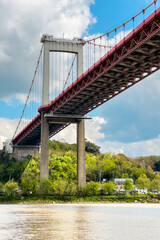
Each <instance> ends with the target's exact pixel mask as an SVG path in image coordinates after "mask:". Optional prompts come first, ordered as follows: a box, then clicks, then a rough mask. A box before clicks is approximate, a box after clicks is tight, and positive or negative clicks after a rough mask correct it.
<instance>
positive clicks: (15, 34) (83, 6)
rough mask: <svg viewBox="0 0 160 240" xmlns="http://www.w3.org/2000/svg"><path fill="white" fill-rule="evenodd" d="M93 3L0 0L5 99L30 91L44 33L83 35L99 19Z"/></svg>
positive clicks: (0, 71)
mask: <svg viewBox="0 0 160 240" xmlns="http://www.w3.org/2000/svg"><path fill="white" fill-rule="evenodd" d="M93 3H94V0H80V1H76V0H59V1H57V0H34V1H31V0H28V1H21V0H14V1H13V0H5V1H4V0H1V1H0V29H1V31H0V39H1V41H0V79H2V80H3V81H1V88H0V96H1V99H4V98H6V97H8V96H11V95H12V96H14V95H15V94H18V93H25V92H26V91H28V89H29V87H30V83H31V80H32V77H33V73H34V70H35V65H36V61H37V58H38V54H39V50H40V46H41V44H40V38H41V36H42V34H44V33H48V34H52V35H53V36H54V37H63V34H64V36H65V38H68V37H70V38H72V37H74V36H78V37H80V36H81V35H82V33H84V32H85V31H87V28H88V26H89V25H90V24H93V23H94V22H95V19H94V17H93V16H92V14H91V12H90V5H91V4H93ZM2 63H5V65H4V64H2ZM8 69H9V71H8Z"/></svg>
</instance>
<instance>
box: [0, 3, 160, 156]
mask: <svg viewBox="0 0 160 240" xmlns="http://www.w3.org/2000/svg"><path fill="white" fill-rule="evenodd" d="M151 2H152V1H149V0H121V1H119V0H112V1H107V0H95V1H94V0H81V1H76V0H72V1H71V0H66V1H63V0H59V2H58V3H57V1H55V0H46V1H43V0H39V1H38V0H33V1H31V0H28V1H21V0H17V1H16V2H14V1H12V0H7V1H1V2H0V29H1V32H0V121H1V126H0V148H1V147H2V142H3V141H4V140H6V139H8V138H10V137H11V136H12V134H13V131H14V129H15V126H16V123H17V121H18V118H19V117H20V114H21V112H22V109H23V105H24V101H25V96H26V94H27V92H28V90H29V86H30V84H31V81H32V77H33V74H34V70H35V66H36V62H37V59H38V55H39V51H40V48H41V44H40V37H41V35H42V34H43V33H50V34H53V35H54V36H56V37H59V36H60V37H62V36H63V34H64V35H65V36H66V37H71V38H72V37H74V36H76V37H77V36H90V35H94V34H95V35H96V34H100V33H105V32H108V31H110V30H112V29H113V28H115V27H117V26H118V25H120V24H121V23H123V22H125V21H127V20H128V19H129V18H131V17H132V16H134V15H135V14H137V13H138V12H139V11H141V10H142V9H143V8H145V7H146V6H147V5H148V4H149V3H151ZM157 5H158V6H159V0H158V3H157ZM8 6H9V7H8ZM42 6H43V7H42ZM152 9H153V8H152ZM7 16H10V18H8V17H7ZM159 94H160V83H159V72H158V73H156V74H154V75H152V76H151V77H149V78H147V79H145V80H143V81H142V82H140V83H138V84H137V85H136V86H134V87H132V88H130V89H128V90H127V91H125V92H124V93H122V94H120V95H118V96H117V97H115V98H113V99H112V100H110V101H109V102H107V103H106V104H104V105H102V106H101V107H99V108H97V109H96V110H94V111H93V112H91V113H90V115H91V116H93V119H92V120H91V121H90V122H89V123H88V122H87V123H86V137H87V138H88V139H89V140H91V141H94V142H95V143H96V144H98V145H99V146H100V147H101V150H102V151H103V152H108V151H110V152H112V153H113V152H123V153H125V154H127V155H128V156H139V155H153V154H160V139H159V135H160V113H159V111H158V110H159V105H160V98H159ZM93 129H94V131H93ZM71 131H72V133H73V136H72V135H71V137H68V135H70V134H68V132H71ZM56 138H57V139H64V140H66V141H69V142H74V141H75V126H73V127H72V130H71V129H70V128H69V130H66V131H64V132H63V133H60V134H59V135H57V136H56Z"/></svg>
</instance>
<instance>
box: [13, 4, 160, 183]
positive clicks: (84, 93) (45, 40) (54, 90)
mask: <svg viewBox="0 0 160 240" xmlns="http://www.w3.org/2000/svg"><path fill="white" fill-rule="evenodd" d="M156 5H157V0H156V1H153V2H152V3H151V4H150V5H149V6H147V7H146V8H145V9H143V10H142V11H141V12H139V13H138V14H137V15H136V16H134V17H132V18H131V19H129V20H128V21H127V22H125V23H123V24H121V25H120V26H118V27H117V28H115V29H113V30H112V31H110V32H107V33H105V34H103V35H100V34H99V35H97V36H94V37H84V38H83V39H82V38H79V39H78V38H75V39H73V40H67V39H56V38H54V37H53V36H50V35H43V37H42V38H41V42H42V48H41V50H40V55H39V58H38V62H37V66H36V70H35V73H34V77H33V80H32V83H31V87H30V89H29V93H28V96H27V99H26V103H25V106H24V109H23V112H22V115H21V117H20V120H19V123H18V126H17V128H16V131H15V133H14V136H13V139H12V143H13V150H14V154H15V156H16V157H18V154H20V156H22V155H23V153H24V152H25V154H31V153H33V152H34V151H35V149H38V147H39V145H41V166H40V177H48V152H49V147H48V139H49V138H50V137H52V136H54V135H55V134H57V133H58V132H60V131H61V130H63V129H64V128H66V127H67V126H68V125H69V124H72V123H75V124H77V178H78V179H77V181H78V184H79V185H83V186H84V185H85V182H86V177H85V150H84V149H85V146H84V142H85V141H84V139H85V134H84V121H85V119H86V118H87V117H86V114H87V113H89V112H91V111H92V110H93V109H95V108H97V107H98V106H100V105H102V104H104V103H105V102H107V101H109V100H110V99H112V98H113V97H115V96H117V95H118V94H120V93H122V92H123V91H125V90H127V89H128V88H130V87H132V86H133V85H135V84H136V83H138V82H140V81H141V80H143V79H144V78H146V77H147V76H149V75H151V74H153V73H154V72H156V71H157V70H159V68H160V60H159V55H160V8H157V6H156ZM37 109H38V112H39V113H38V114H37ZM26 149H27V150H26ZM34 153H35V152H34Z"/></svg>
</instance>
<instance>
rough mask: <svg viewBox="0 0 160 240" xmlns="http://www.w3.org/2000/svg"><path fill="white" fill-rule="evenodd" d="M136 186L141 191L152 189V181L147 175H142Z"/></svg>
mask: <svg viewBox="0 0 160 240" xmlns="http://www.w3.org/2000/svg"><path fill="white" fill-rule="evenodd" d="M135 184H136V186H137V187H138V188H140V189H145V188H146V189H149V188H150V180H149V179H148V178H147V176H146V175H145V174H142V175H140V176H139V178H138V179H137V180H136V182H135Z"/></svg>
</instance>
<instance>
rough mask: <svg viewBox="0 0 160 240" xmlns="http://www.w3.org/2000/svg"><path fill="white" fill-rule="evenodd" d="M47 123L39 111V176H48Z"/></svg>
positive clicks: (42, 113)
mask: <svg viewBox="0 0 160 240" xmlns="http://www.w3.org/2000/svg"><path fill="white" fill-rule="evenodd" d="M48 159H49V123H48V122H47V119H46V118H45V117H44V112H41V162H40V178H43V177H45V178H48V177H49V170H48V162H49V160H48Z"/></svg>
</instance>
